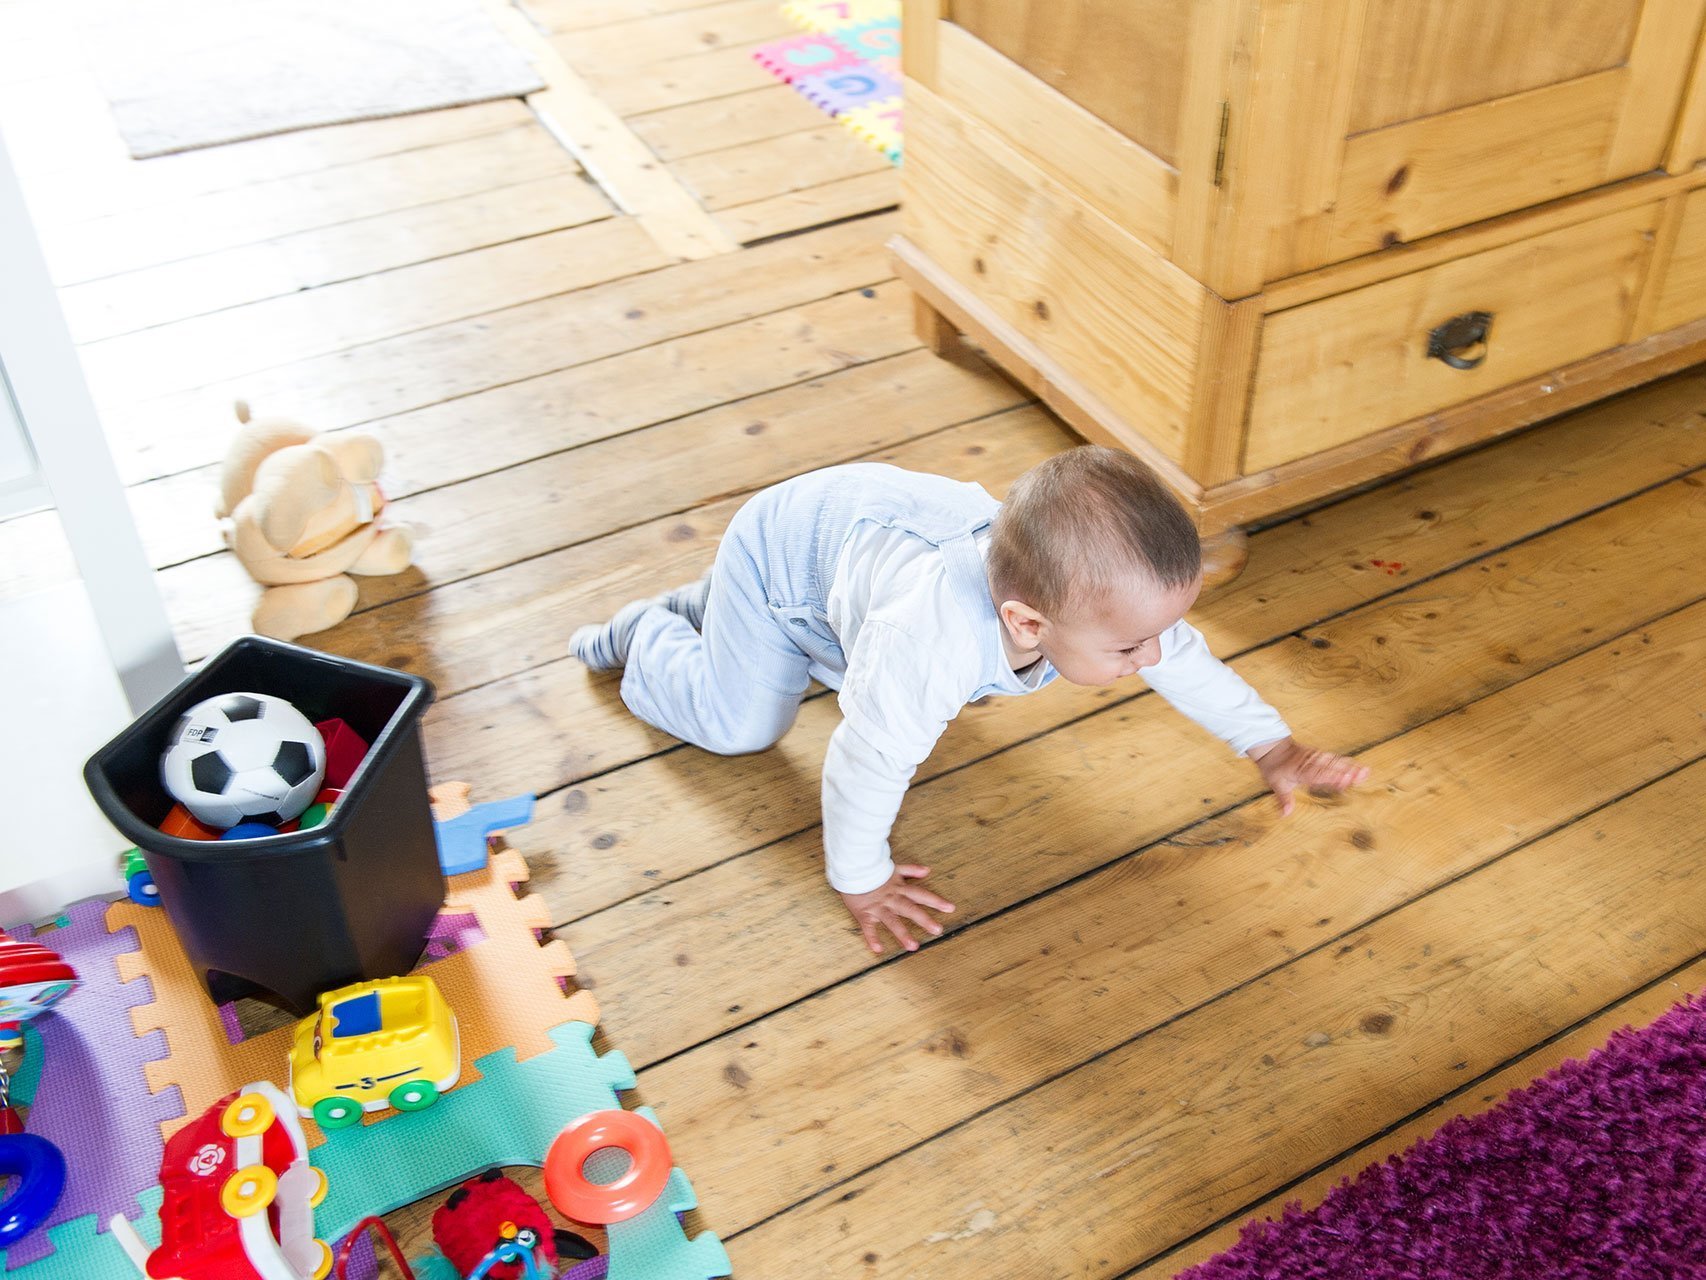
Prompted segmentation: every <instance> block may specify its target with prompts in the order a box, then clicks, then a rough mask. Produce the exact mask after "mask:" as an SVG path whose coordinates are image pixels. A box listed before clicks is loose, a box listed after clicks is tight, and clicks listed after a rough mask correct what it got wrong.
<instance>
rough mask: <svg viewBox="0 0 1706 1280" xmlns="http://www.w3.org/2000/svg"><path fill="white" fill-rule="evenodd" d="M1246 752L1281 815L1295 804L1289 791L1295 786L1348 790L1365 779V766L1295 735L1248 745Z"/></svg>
mask: <svg viewBox="0 0 1706 1280" xmlns="http://www.w3.org/2000/svg"><path fill="white" fill-rule="evenodd" d="M1249 754H1250V758H1251V759H1252V760H1254V761H1255V762H1256V767H1257V768H1258V769H1260V770H1261V771H1262V777H1263V779H1264V780H1265V781H1266V782H1267V784H1268V787H1269V789H1270V790H1272V791H1273V793H1274V798H1275V799H1276V800H1278V801H1279V807H1280V816H1281V817H1289V816H1290V814H1291V811H1292V809H1293V808H1294V807H1295V805H1296V802H1295V801H1293V800H1292V798H1291V793H1292V792H1293V791H1295V790H1296V789H1297V788H1298V787H1321V788H1323V789H1324V790H1327V791H1348V790H1350V789H1351V788H1352V787H1354V786H1356V785H1357V783H1359V782H1365V781H1367V779H1368V769H1367V768H1366V767H1365V766H1363V765H1360V764H1358V763H1357V762H1356V761H1355V760H1352V759H1351V758H1350V757H1349V756H1341V755H1335V754H1334V753H1333V752H1331V751H1317V750H1316V749H1315V748H1314V747H1306V746H1304V745H1303V744H1302V743H1300V742H1298V740H1297V739H1296V738H1281V739H1280V740H1279V741H1278V742H1270V743H1268V744H1266V745H1265V746H1260V747H1252V748H1250V753H1249Z"/></svg>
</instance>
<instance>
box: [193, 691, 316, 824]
mask: <svg viewBox="0 0 1706 1280" xmlns="http://www.w3.org/2000/svg"><path fill="white" fill-rule="evenodd" d="M325 776H326V743H325V740H324V739H323V738H321V736H320V731H319V730H318V729H316V728H315V727H314V726H313V724H311V723H310V722H309V720H308V717H307V716H305V715H303V714H302V713H301V712H300V711H298V710H297V709H296V708H295V707H293V706H291V705H290V703H288V702H286V701H285V700H284V699H283V698H275V697H273V696H272V695H271V694H266V693H225V694H220V695H219V696H218V697H216V698H209V699H207V700H206V701H205V702H198V703H197V704H196V705H195V706H193V707H191V708H190V710H189V712H188V713H187V714H186V715H184V716H183V717H181V718H180V719H179V720H178V723H177V725H176V726H175V727H174V728H173V730H172V737H171V741H170V742H169V743H168V744H167V747H166V753H165V755H163V756H161V757H160V780H161V782H162V783H164V784H165V787H166V790H167V791H169V792H171V794H172V798H173V799H174V800H176V801H177V802H178V803H179V804H181V805H183V806H184V808H186V809H188V810H189V811H190V813H191V815H192V816H193V817H194V818H195V819H196V820H197V821H198V822H202V823H205V824H206V825H207V826H210V827H219V828H221V829H223V828H227V827H234V826H236V825H237V824H238V823H239V822H265V823H267V824H269V825H270V826H275V827H277V826H282V825H284V824H285V823H286V822H289V821H290V820H291V819H292V818H294V817H296V816H298V815H299V814H300V813H301V812H302V811H303V810H304V809H306V808H307V807H308V806H309V805H310V804H312V803H313V801H314V796H315V793H316V792H318V791H319V789H320V782H321V779H323V778H324V777H325Z"/></svg>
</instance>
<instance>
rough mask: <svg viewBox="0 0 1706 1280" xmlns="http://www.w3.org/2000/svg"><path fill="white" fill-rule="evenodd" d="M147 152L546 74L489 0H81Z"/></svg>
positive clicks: (89, 32)
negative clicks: (511, 36) (504, 28)
mask: <svg viewBox="0 0 1706 1280" xmlns="http://www.w3.org/2000/svg"><path fill="white" fill-rule="evenodd" d="M78 9H79V22H80V24H81V26H82V28H83V32H84V38H85V40H86V42H87V47H88V49H89V52H90V56H91V58H92V60H93V63H94V67H95V74H96V76H97V78H98V79H99V81H100V85H101V88H102V90H103V92H105V93H106V95H107V99H108V101H109V102H111V104H112V108H113V115H114V117H115V118H116V119H117V121H118V127H119V132H120V133H122V134H123V135H124V140H125V142H126V144H127V145H128V146H129V147H130V152H131V154H132V155H134V156H136V157H137V158H138V159H143V158H146V157H148V156H158V155H165V154H167V153H168V152H172V151H187V150H190V149H192V148H194V147H211V146H216V145H218V144H219V143H222V142H237V141H240V140H241V139H244V138H259V137H263V136H265V135H267V134H273V133H286V132H289V131H290V130H292V129H308V128H312V127H314V126H316V125H326V124H341V123H343V122H345V121H349V120H369V119H373V118H375V117H378V116H397V115H406V114H408V113H409V112H413V111H432V110H436V109H438V108H440V107H454V106H461V105H463V104H464V103H469V102H487V101H490V100H492V99H494V98H515V97H520V96H521V95H523V94H527V93H532V92H534V91H535V90H537V89H541V88H543V87H544V85H543V82H542V81H541V80H540V79H539V76H538V75H537V73H535V72H534V70H533V68H532V66H531V65H530V64H529V63H528V61H527V59H526V58H525V57H524V56H523V55H522V54H521V52H520V51H519V50H517V49H516V48H515V47H514V46H513V45H511V44H509V43H508V42H507V41H506V40H505V39H504V38H503V36H502V35H501V34H500V33H499V31H498V29H497V27H496V26H495V25H494V24H493V22H492V20H491V18H490V17H488V16H487V14H486V13H485V12H484V10H483V9H482V8H481V6H480V3H479V0H80V2H79V5H78Z"/></svg>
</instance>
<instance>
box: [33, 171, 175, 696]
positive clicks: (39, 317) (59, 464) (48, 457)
mask: <svg viewBox="0 0 1706 1280" xmlns="http://www.w3.org/2000/svg"><path fill="white" fill-rule="evenodd" d="M0 281H3V282H4V292H3V293H0V396H6V395H9V396H10V399H11V403H12V406H13V407H14V408H15V409H16V413H17V417H18V419H19V420H20V421H21V422H22V424H23V427H24V431H25V433H26V435H27V436H28V439H29V444H30V446H31V448H32V449H33V451H34V453H35V459H36V466H37V471H38V474H39V476H40V478H41V480H42V481H44V482H45V490H46V492H47V493H48V494H49V495H51V498H52V501H53V504H54V505H55V506H56V507H58V508H59V516H60V520H61V521H62V522H63V524H64V526H65V536H66V539H67V541H69V542H70V544H71V553H72V555H73V556H75V557H76V559H77V568H78V571H79V572H80V573H81V574H82V576H83V583H84V586H85V587H86V589H87V590H88V593H89V600H90V603H91V604H92V605H93V606H94V610H95V618H96V621H97V622H98V624H99V626H100V629H101V635H102V638H103V640H104V641H105V643H106V647H107V652H108V653H109V654H110V655H111V657H112V662H113V668H114V670H116V671H117V672H118V677H119V682H120V684H121V685H122V686H123V687H124V694H125V698H126V700H127V701H128V702H129V703H130V707H131V710H132V711H133V712H136V713H138V714H140V713H141V712H142V711H143V710H145V709H146V708H147V707H150V706H152V705H153V704H154V703H155V702H156V701H157V700H158V699H159V698H160V697H161V696H162V695H163V694H164V693H166V691H167V690H169V689H171V688H172V686H173V685H175V684H177V683H178V681H179V680H181V679H182V678H183V674H184V664H183V659H182V657H181V656H180V655H179V653H178V646H177V642H176V641H175V640H174V639H173V636H172V624H171V622H170V620H169V619H168V618H167V616H166V606H165V603H164V601H162V600H161V598H160V590H159V587H158V585H157V584H156V582H155V580H154V570H153V568H152V567H151V566H150V565H149V563H148V557H147V554H146V553H145V552H144V551H143V548H142V539H141V538H140V537H139V536H138V535H137V532H136V526H135V524H134V523H133V522H132V520H131V516H130V506H129V504H128V503H127V502H126V501H125V496H124V486H123V485H122V484H121V483H120V481H119V475H118V467H117V466H116V465H115V464H114V462H113V458H112V453H111V451H110V450H109V449H108V448H107V440H106V436H105V435H104V434H103V432H102V430H101V420H100V417H99V415H98V414H97V413H96V411H95V404H94V400H93V398H92V397H91V396H90V395H89V388H88V384H87V383H86V382H84V380H83V369H82V366H81V365H80V364H79V363H78V361H77V350H76V347H75V346H74V345H73V344H72V341H71V333H70V330H69V329H68V328H67V327H66V324H65V315H64V313H63V312H62V311H61V310H60V308H59V298H58V296H57V295H56V294H55V292H54V288H53V281H52V278H51V277H50V276H49V275H48V270H47V263H46V262H45V260H44V259H43V258H42V254H41V247H40V244H39V242H38V241H37V239H36V234H35V228H34V226H32V225H31V222H30V216H29V210H28V208H27V207H26V206H25V204H24V193H23V190H22V188H21V187H20V186H19V185H18V179H17V174H16V173H15V172H14V171H13V168H12V161H11V157H10V155H9V154H8V153H7V151H6V144H5V139H4V138H3V137H0Z"/></svg>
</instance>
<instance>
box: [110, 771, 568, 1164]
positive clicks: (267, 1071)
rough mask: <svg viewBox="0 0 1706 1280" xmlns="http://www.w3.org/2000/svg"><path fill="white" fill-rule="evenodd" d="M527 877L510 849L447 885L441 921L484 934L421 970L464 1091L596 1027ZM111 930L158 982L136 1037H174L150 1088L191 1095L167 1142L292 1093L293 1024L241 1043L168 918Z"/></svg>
mask: <svg viewBox="0 0 1706 1280" xmlns="http://www.w3.org/2000/svg"><path fill="white" fill-rule="evenodd" d="M451 785H452V784H446V787H447V789H446V794H444V796H443V797H442V800H443V803H442V807H441V806H440V804H439V803H438V801H439V800H440V796H439V794H438V791H439V790H440V789H438V788H435V790H434V800H435V804H434V812H435V813H436V814H437V815H438V816H439V817H440V818H450V817H454V816H456V814H457V813H461V812H466V810H467V808H468V799H467V795H468V789H467V787H466V786H465V785H462V786H461V787H460V795H459V796H458V794H457V793H456V791H455V790H449V789H448V788H449V787H450V786H451ZM458 804H460V808H458V807H457V806H458ZM527 880H528V869H527V863H526V862H525V861H523V859H522V857H521V855H520V854H518V853H516V852H514V851H513V850H509V849H502V850H499V851H498V852H497V853H495V854H493V855H492V857H491V859H490V861H489V862H488V863H487V865H486V866H485V867H484V868H482V869H481V870H479V871H472V872H469V873H467V874H465V875H460V876H455V877H452V878H451V879H450V880H448V881H446V889H447V893H446V898H445V904H444V908H443V911H444V913H445V914H447V915H472V916H474V917H475V919H476V920H477V921H478V922H479V926H480V931H481V933H482V934H483V935H484V937H483V938H481V940H480V941H478V942H476V943H474V944H472V945H470V946H468V947H466V948H465V949H463V950H461V951H459V952H457V953H456V954H454V955H450V956H447V957H445V958H444V959H441V960H435V961H433V962H432V963H431V964H430V965H426V966H424V967H423V968H422V970H421V971H422V972H426V973H429V974H430V975H431V976H432V978H433V979H434V980H435V981H436V982H437V983H438V985H439V988H440V989H441V990H442V991H443V992H444V996H445V999H446V1000H448V1001H449V1002H450V1007H451V1008H452V1009H453V1010H454V1011H455V1013H456V1019H457V1024H458V1027H459V1028H460V1031H461V1037H462V1082H463V1083H469V1082H472V1081H474V1080H477V1079H479V1071H478V1070H477V1069H476V1068H475V1066H474V1062H475V1060H476V1059H478V1058H482V1057H484V1056H486V1055H487V1054H490V1053H494V1052H496V1051H498V1050H500V1049H505V1048H510V1047H513V1048H514V1049H515V1056H516V1060H517V1061H518V1062H523V1061H526V1060H527V1059H528V1058H531V1057H533V1056H534V1055H535V1054H541V1053H546V1052H549V1051H550V1050H551V1049H552V1048H553V1047H555V1045H554V1042H553V1041H552V1040H551V1038H550V1035H549V1032H550V1030H551V1028H552V1027H557V1026H561V1025H562V1024H563V1023H565V1022H584V1023H587V1024H589V1025H594V1026H595V1025H597V1023H598V1001H597V1000H596V999H595V998H594V997H593V995H592V993H591V992H589V991H580V990H577V989H575V988H574V987H573V985H572V983H571V982H570V979H572V978H573V976H574V972H575V961H574V957H573V955H571V954H570V952H569V948H568V946H567V944H565V943H564V942H562V941H561V940H560V939H552V940H550V941H546V942H543V943H541V942H540V940H539V932H540V931H543V930H546V929H549V928H550V925H551V921H550V916H549V913H548V910H547V908H546V905H545V902H544V900H543V899H541V898H540V897H539V896H538V895H536V894H518V893H517V891H516V888H515V887H514V886H521V885H525V884H526V883H527ZM106 924H107V928H108V930H109V931H115V930H118V929H123V928H125V927H127V926H129V927H132V928H134V929H135V930H136V932H137V936H138V937H139V938H140V939H141V942H142V945H141V947H140V948H139V949H138V950H136V951H132V952H128V953H126V954H124V955H121V956H119V957H118V961H117V963H118V966H119V976H120V977H121V978H122V979H123V980H124V981H125V982H127V983H128V982H131V981H134V980H135V979H137V978H140V977H144V976H146V977H147V978H148V979H149V981H150V983H151V984H152V986H153V990H154V1000H153V1002H152V1003H151V1004H145V1005H140V1006H138V1007H136V1008H134V1009H132V1010H131V1022H132V1024H133V1027H134V1029H135V1032H136V1034H137V1035H138V1036H143V1035H146V1034H148V1033H149V1032H150V1031H154V1030H156V1029H158V1030H159V1031H161V1032H163V1033H164V1035H165V1037H166V1047H167V1055H166V1057H165V1058H163V1059H161V1060H160V1061H158V1062H150V1063H148V1064H147V1066H146V1068H145V1070H146V1073H147V1080H148V1088H149V1090H150V1091H151V1092H153V1093H159V1092H160V1091H161V1090H163V1089H168V1088H170V1087H171V1086H173V1085H177V1086H178V1088H179V1089H180V1090H182V1092H183V1100H184V1115H183V1116H181V1117H179V1118H177V1119H174V1120H169V1121H166V1122H164V1123H163V1124H162V1125H161V1126H160V1128H161V1132H162V1134H163V1136H165V1137H168V1138H169V1137H171V1135H172V1134H173V1133H174V1132H176V1131H177V1130H178V1129H179V1128H182V1127H183V1126H184V1125H185V1124H187V1123H189V1122H190V1120H192V1119H194V1118H195V1117H197V1116H200V1115H201V1114H202V1112H203V1111H204V1110H206V1109H207V1108H208V1107H209V1106H211V1105H212V1104H213V1103H214V1102H216V1101H218V1100H219V1099H220V1098H222V1097H224V1096H225V1095H226V1094H227V1093H230V1092H231V1091H232V1090H234V1089H237V1088H240V1087H241V1086H243V1085H244V1084H247V1083H249V1082H250V1081H253V1080H271V1081H274V1082H275V1083H279V1084H280V1085H281V1086H282V1085H283V1083H284V1082H285V1081H286V1080H287V1079H288V1076H289V1053H290V1041H291V1034H292V1030H293V1028H292V1027H289V1026H285V1027H279V1028H277V1029H275V1030H272V1031H268V1032H265V1033H264V1034H261V1035H257V1036H252V1037H250V1038H249V1039H246V1040H244V1041H243V1042H242V1043H241V1044H232V1043H231V1042H230V1040H229V1038H228V1036H227V1035H226V1032H225V1024H224V1022H223V1020H222V1019H221V1017H220V1014H219V1010H218V1008H217V1007H216V1006H215V1005H214V1004H213V1002H212V1001H211V1000H209V999H208V997H207V993H206V992H205V991H204V990H203V989H202V986H201V984H200V983H199V982H198V981H197V980H196V977H195V974H194V972H193V971H192V970H191V967H190V963H189V960H188V958H187V957H186V956H185V954H184V951H183V948H182V947H181V946H179V945H178V940H177V937H176V935H175V934H174V933H173V932H172V927H171V924H170V923H169V922H168V921H167V919H166V913H165V912H164V911H161V910H158V909H157V908H153V907H143V906H138V905H137V904H135V903H132V902H126V901H121V902H117V903H114V904H113V906H112V908H111V909H110V910H109V911H108V912H107V917H106ZM565 988H567V989H566V990H565ZM458 1087H460V1085H459V1086H458ZM395 1114H396V1113H395V1112H391V1111H381V1112H377V1113H375V1114H372V1115H370V1116H368V1117H367V1118H366V1121H365V1122H366V1123H368V1124H382V1123H384V1121H385V1120H386V1119H387V1118H389V1117H391V1116H393V1115H395ZM304 1127H305V1128H306V1129H307V1130H308V1135H309V1143H310V1145H311V1146H318V1145H319V1144H320V1143H321V1142H322V1141H324V1136H323V1135H322V1134H321V1133H320V1132H319V1130H318V1128H317V1126H315V1125H314V1123H313V1122H312V1121H305V1122H304Z"/></svg>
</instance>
